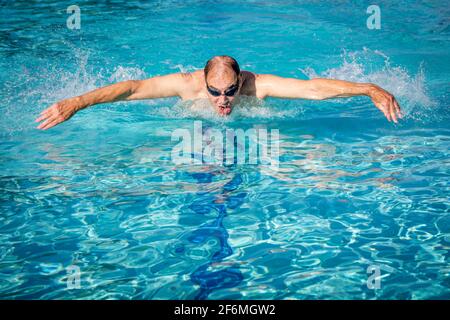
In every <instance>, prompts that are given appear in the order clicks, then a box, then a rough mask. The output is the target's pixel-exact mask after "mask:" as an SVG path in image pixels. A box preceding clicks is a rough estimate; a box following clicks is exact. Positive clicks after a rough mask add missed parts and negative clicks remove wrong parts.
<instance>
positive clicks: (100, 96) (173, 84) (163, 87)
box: [35, 73, 190, 130]
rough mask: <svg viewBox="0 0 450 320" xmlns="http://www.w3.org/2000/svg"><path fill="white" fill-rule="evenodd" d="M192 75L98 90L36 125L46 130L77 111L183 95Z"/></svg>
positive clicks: (55, 108)
mask: <svg viewBox="0 0 450 320" xmlns="http://www.w3.org/2000/svg"><path fill="white" fill-rule="evenodd" d="M189 77H190V75H189V74H183V73H175V74H169V75H165V76H158V77H153V78H149V79H146V80H128V81H123V82H118V83H115V84H112V85H109V86H106V87H102V88H98V89H95V90H93V91H90V92H88V93H85V94H83V95H81V96H78V97H73V98H69V99H65V100H61V101H59V102H57V103H55V104H53V105H51V106H50V107H48V108H47V109H45V110H44V111H42V112H41V114H40V116H39V117H38V118H37V119H36V120H35V122H41V121H42V122H41V123H40V124H39V126H38V127H37V128H38V129H42V130H46V129H49V128H51V127H54V126H55V125H57V124H59V123H61V122H64V121H66V120H68V119H70V118H71V117H72V116H73V115H74V114H75V113H76V112H78V111H79V110H81V109H84V108H87V107H89V106H93V105H96V104H100V103H108V102H115V101H131V100H142V99H155V98H166V97H173V96H182V95H183V92H185V90H187V89H188V88H187V87H188V85H189Z"/></svg>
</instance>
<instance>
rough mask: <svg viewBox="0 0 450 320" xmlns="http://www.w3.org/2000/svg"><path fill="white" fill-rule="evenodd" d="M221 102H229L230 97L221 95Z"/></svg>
mask: <svg viewBox="0 0 450 320" xmlns="http://www.w3.org/2000/svg"><path fill="white" fill-rule="evenodd" d="M219 102H228V97H227V96H226V95H224V94H222V95H220V97H219Z"/></svg>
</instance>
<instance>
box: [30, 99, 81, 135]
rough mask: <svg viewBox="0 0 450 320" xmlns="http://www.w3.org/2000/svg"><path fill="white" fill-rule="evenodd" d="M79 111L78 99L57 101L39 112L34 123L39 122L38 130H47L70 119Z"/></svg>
mask: <svg viewBox="0 0 450 320" xmlns="http://www.w3.org/2000/svg"><path fill="white" fill-rule="evenodd" d="M79 109H80V102H79V99H78V98H71V99H66V100H62V101H59V102H57V103H55V104H53V105H51V106H50V107H48V108H47V109H45V110H44V111H42V112H41V114H40V116H39V118H37V119H36V120H35V122H41V121H43V122H42V123H41V124H39V126H38V127H37V128H38V129H41V130H47V129H49V128H51V127H54V126H56V125H57V124H59V123H61V122H63V121H66V120H68V119H70V118H71V117H72V116H73V115H74V114H75V112H77V111H78V110H79Z"/></svg>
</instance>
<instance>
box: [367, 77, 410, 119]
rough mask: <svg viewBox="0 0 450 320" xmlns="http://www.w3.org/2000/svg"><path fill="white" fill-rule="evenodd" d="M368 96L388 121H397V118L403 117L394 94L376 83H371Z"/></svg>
mask: <svg viewBox="0 0 450 320" xmlns="http://www.w3.org/2000/svg"><path fill="white" fill-rule="evenodd" d="M368 96H369V97H370V98H371V99H372V101H373V103H374V104H375V106H376V107H377V108H378V109H380V110H381V112H383V113H384V115H385V117H386V118H387V119H388V120H389V121H394V122H395V123H398V120H397V119H398V118H403V114H402V112H401V110H400V106H399V105H398V103H397V101H396V100H395V98H394V96H393V95H392V94H390V93H389V92H387V91H386V90H384V89H382V88H380V87H378V86H377V85H371V87H370V89H369V92H368Z"/></svg>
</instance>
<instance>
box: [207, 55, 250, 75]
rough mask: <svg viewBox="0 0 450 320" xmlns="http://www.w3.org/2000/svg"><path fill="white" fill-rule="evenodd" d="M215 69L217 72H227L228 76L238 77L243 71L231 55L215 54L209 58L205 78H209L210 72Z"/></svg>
mask: <svg viewBox="0 0 450 320" xmlns="http://www.w3.org/2000/svg"><path fill="white" fill-rule="evenodd" d="M211 71H213V72H214V73H215V74H217V73H219V74H224V75H225V74H226V75H228V76H234V77H236V78H237V76H238V75H239V73H240V72H241V70H240V68H239V64H238V63H237V61H236V60H235V59H234V58H232V57H230V56H215V57H212V58H211V59H209V60H208V62H207V63H206V65H205V69H204V72H205V79H207V78H208V74H209V73H210V72H211Z"/></svg>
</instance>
